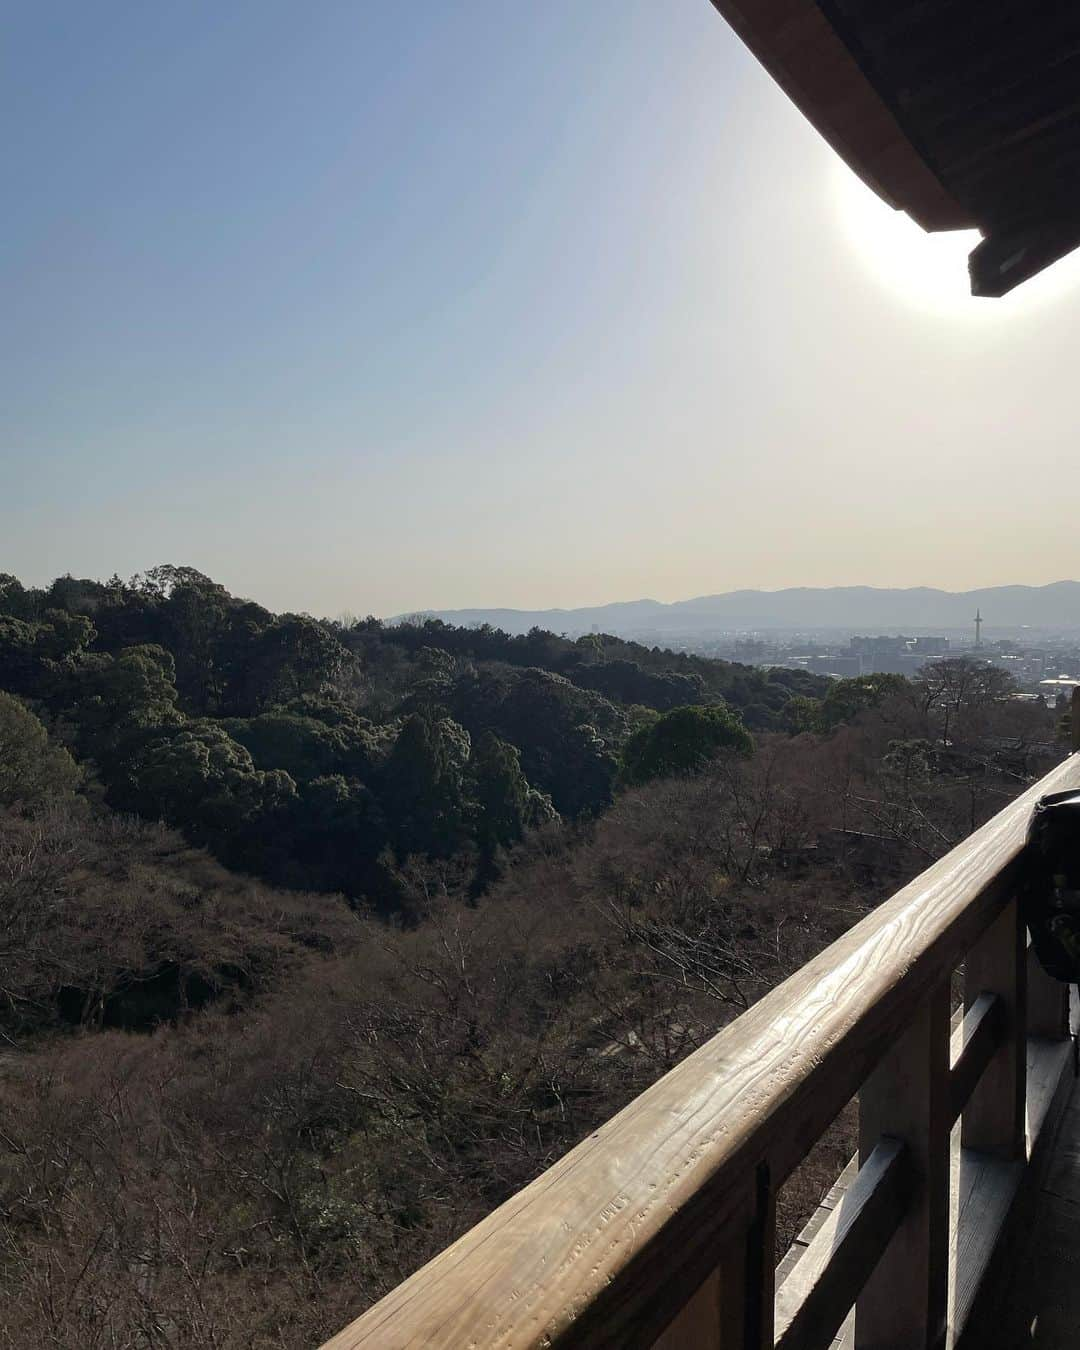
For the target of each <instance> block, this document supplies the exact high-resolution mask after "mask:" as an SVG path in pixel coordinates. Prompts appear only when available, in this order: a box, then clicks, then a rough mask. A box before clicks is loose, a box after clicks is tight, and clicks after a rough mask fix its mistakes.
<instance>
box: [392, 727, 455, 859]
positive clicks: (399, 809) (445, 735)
mask: <svg viewBox="0 0 1080 1350" xmlns="http://www.w3.org/2000/svg"><path fill="white" fill-rule="evenodd" d="M470 749H471V744H470V740H469V733H468V732H467V731H466V730H465V729H464V727H462V726H460V725H459V724H458V723H457V722H455V721H453V720H452V719H451V718H449V717H428V716H424V715H422V714H415V713H414V714H413V715H412V716H410V717H408V718H406V720H405V723H404V725H403V726H402V728H401V734H400V735H399V736H398V738H397V741H396V743H395V745H394V748H393V750H392V751H391V752H390V757H389V759H388V760H387V763H386V767H385V768H384V770H383V773H382V793H381V799H382V801H383V803H384V805H385V808H386V812H387V816H388V818H389V820H390V822H391V831H392V834H393V837H394V844H395V846H396V848H397V851H398V853H399V855H400V856H405V855H406V854H409V853H426V854H430V855H431V856H434V857H445V856H447V855H449V854H450V853H452V852H453V851H454V850H455V849H456V848H458V847H460V845H461V843H462V841H463V839H464V838H465V837H466V834H467V832H468V826H469V815H470V814H471V811H470V806H471V804H470V802H469V801H468V799H467V796H466V776H467V772H468V767H469V752H470Z"/></svg>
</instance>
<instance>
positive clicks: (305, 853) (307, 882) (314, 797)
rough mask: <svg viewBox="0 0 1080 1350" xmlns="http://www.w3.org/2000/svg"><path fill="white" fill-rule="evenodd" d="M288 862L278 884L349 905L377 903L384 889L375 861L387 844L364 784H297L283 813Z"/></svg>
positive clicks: (337, 780)
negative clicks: (339, 895) (337, 897)
mask: <svg viewBox="0 0 1080 1350" xmlns="http://www.w3.org/2000/svg"><path fill="white" fill-rule="evenodd" d="M287 828H288V829H289V830H290V832H291V833H290V838H289V848H288V858H287V860H285V861H284V867H283V875H282V879H283V880H289V881H293V882H294V883H297V884H301V885H303V886H306V887H315V888H316V889H318V890H328V891H343V892H344V893H345V894H346V895H348V896H349V897H350V898H351V899H355V898H359V897H366V898H367V899H370V900H373V901H375V902H376V903H379V902H381V901H382V900H383V899H384V898H385V896H386V894H387V892H388V889H389V885H390V883H389V878H388V876H387V874H386V870H385V869H384V867H383V865H382V863H381V862H380V855H381V854H382V851H383V849H384V848H385V847H386V844H387V841H388V834H387V827H386V819H385V816H384V814H383V811H382V808H381V806H380V804H379V802H378V801H377V800H376V798H375V796H374V794H373V793H372V792H371V790H370V789H369V788H367V787H366V786H365V785H364V784H363V783H356V782H349V781H348V780H346V779H345V778H343V777H342V776H341V775H340V774H329V775H326V776H324V777H322V778H315V779H312V780H311V781H310V782H306V783H301V784H300V787H299V791H298V795H297V797H296V798H295V800H294V801H293V802H292V804H291V806H290V809H289V813H288V825H287Z"/></svg>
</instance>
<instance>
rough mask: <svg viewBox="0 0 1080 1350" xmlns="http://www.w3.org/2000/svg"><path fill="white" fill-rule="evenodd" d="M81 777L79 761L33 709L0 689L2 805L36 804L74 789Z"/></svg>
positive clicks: (0, 777) (0, 784)
mask: <svg viewBox="0 0 1080 1350" xmlns="http://www.w3.org/2000/svg"><path fill="white" fill-rule="evenodd" d="M78 781H79V770H78V768H77V767H76V764H75V761H74V760H73V759H72V758H71V756H70V755H69V754H68V752H67V751H66V750H64V749H63V748H62V747H60V746H55V745H50V744H49V737H48V733H47V732H46V730H45V728H44V726H43V725H42V724H41V721H40V719H39V718H37V717H35V716H34V714H33V713H32V712H31V711H30V709H29V708H28V707H27V706H26V705H25V704H24V703H22V702H21V701H20V700H19V699H17V698H15V697H14V696H13V695H12V694H6V693H4V692H3V691H0V806H14V805H16V804H17V805H21V806H34V805H36V804H38V803H39V802H41V801H43V800H45V799H47V798H49V797H56V796H62V795H65V794H67V793H70V792H72V791H73V790H74V789H75V787H76V785H77V784H78Z"/></svg>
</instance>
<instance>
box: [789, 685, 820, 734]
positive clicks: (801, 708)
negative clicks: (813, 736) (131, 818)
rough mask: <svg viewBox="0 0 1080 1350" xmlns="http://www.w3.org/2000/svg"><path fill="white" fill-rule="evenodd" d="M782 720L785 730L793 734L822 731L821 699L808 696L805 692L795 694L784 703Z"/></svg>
mask: <svg viewBox="0 0 1080 1350" xmlns="http://www.w3.org/2000/svg"><path fill="white" fill-rule="evenodd" d="M781 721H782V724H783V728H784V730H785V731H786V732H788V734H789V735H792V736H798V735H801V734H802V733H803V732H808V731H820V730H821V729H822V717H821V699H819V698H807V697H806V696H805V694H793V695H792V697H791V698H789V699H788V701H787V702H786V703H785V704H784V708H783V712H782V714H781Z"/></svg>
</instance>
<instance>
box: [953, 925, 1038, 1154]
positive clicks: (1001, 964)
mask: <svg viewBox="0 0 1080 1350" xmlns="http://www.w3.org/2000/svg"><path fill="white" fill-rule="evenodd" d="M1026 937H1027V934H1026V930H1025V929H1024V926H1023V923H1022V921H1021V918H1020V907H1019V905H1018V904H1017V902H1016V900H1015V899H1014V900H1011V901H1010V902H1009V904H1008V905H1006V907H1005V908H1004V909H1003V910H1002V912H1001V913H1000V914H999V915H998V917H997V918H996V919H995V920H994V922H993V923H992V924H991V925H990V926H989V928H987V929H986V930H985V932H984V933H983V935H982V937H980V938H979V940H978V941H977V942H976V943H975V945H974V946H973V947H972V948H971V950H970V951H969V952H968V954H967V957H966V958H965V960H964V1006H965V1008H970V1007H971V1005H972V1004H973V1003H974V1002H975V1000H976V999H977V998H978V997H979V995H980V994H996V995H997V998H998V1001H999V1004H1000V1006H1001V1009H1002V1015H1003V1017H1004V1039H1003V1041H1002V1043H1001V1045H1000V1046H999V1047H998V1049H997V1052H996V1053H995V1055H994V1057H993V1059H992V1060H991V1061H990V1063H989V1064H988V1065H987V1066H986V1069H985V1070H984V1072H983V1075H982V1077H981V1078H980V1079H979V1082H978V1083H977V1084H976V1086H975V1089H974V1091H973V1092H972V1094H971V1097H970V1098H969V1099H968V1103H967V1105H966V1106H965V1108H964V1114H963V1125H962V1129H961V1140H962V1142H963V1145H964V1147H965V1148H973V1149H978V1150H979V1151H980V1152H983V1153H994V1154H996V1155H997V1156H999V1157H1002V1158H1020V1157H1023V1155H1024V1143H1025V1118H1024V1109H1025V1105H1026V1102H1025V1093H1026V1089H1027V999H1026V988H1027V942H1026Z"/></svg>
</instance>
